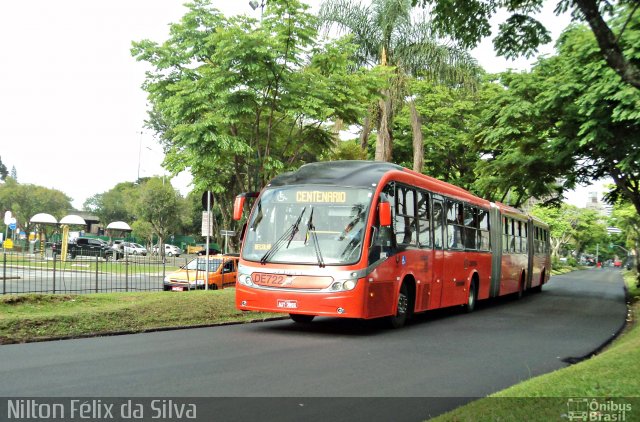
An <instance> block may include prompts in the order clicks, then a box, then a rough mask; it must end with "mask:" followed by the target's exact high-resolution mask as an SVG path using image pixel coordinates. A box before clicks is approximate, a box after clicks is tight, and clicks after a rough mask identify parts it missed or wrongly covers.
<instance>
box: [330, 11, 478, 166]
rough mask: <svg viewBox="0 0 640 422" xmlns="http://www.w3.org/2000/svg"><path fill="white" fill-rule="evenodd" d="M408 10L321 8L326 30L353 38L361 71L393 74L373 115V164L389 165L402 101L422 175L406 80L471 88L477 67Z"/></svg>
mask: <svg viewBox="0 0 640 422" xmlns="http://www.w3.org/2000/svg"><path fill="white" fill-rule="evenodd" d="M411 9H412V4H411V1H410V0H372V2H371V5H370V6H364V5H362V4H360V3H359V2H356V1H353V0H327V1H325V2H323V3H322V5H321V7H320V19H321V20H322V21H323V22H324V23H325V25H326V26H327V27H329V28H331V27H332V26H334V25H335V26H337V27H338V29H340V30H341V31H344V32H347V33H348V34H350V35H351V36H352V37H353V40H354V42H355V43H357V44H358V46H359V48H358V49H357V50H356V52H355V58H356V62H357V63H358V64H359V65H360V66H375V65H380V66H383V67H389V68H392V69H393V73H391V74H390V79H389V85H388V86H387V87H386V88H385V89H383V90H382V92H381V95H382V98H380V99H379V101H378V104H377V108H376V112H375V114H376V115H378V116H379V118H378V121H377V138H376V151H375V159H376V160H378V161H390V160H391V155H392V143H393V134H392V130H393V120H394V116H395V115H396V113H397V112H398V110H399V109H400V107H401V104H402V103H403V102H405V101H406V102H407V104H408V105H409V108H410V110H411V124H412V132H413V137H412V139H413V150H414V159H413V163H414V165H413V167H414V170H416V171H422V167H423V162H422V160H423V157H424V150H423V139H422V131H421V127H422V125H421V121H420V119H421V116H420V114H419V113H418V112H417V110H416V108H415V104H414V102H413V100H412V98H411V93H410V92H409V91H408V90H407V86H406V81H407V78H408V77H409V76H414V77H426V78H429V79H430V80H432V81H440V82H447V83H456V84H460V83H463V82H468V83H469V82H472V81H473V78H474V75H475V71H476V68H475V61H474V60H473V59H471V57H470V56H469V55H468V54H467V53H466V52H465V51H463V50H461V49H458V48H457V47H455V46H452V45H445V44H443V43H441V42H440V40H438V39H437V38H436V37H435V34H434V31H433V30H432V28H431V26H430V23H429V22H428V20H427V19H426V17H425V16H424V15H423V16H421V17H416V18H413V19H412V16H411V11H412V10H411ZM368 125H369V123H368V120H367V122H366V123H365V124H363V127H364V130H368ZM364 138H365V139H366V135H365V136H364Z"/></svg>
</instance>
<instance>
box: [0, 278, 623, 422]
mask: <svg viewBox="0 0 640 422" xmlns="http://www.w3.org/2000/svg"><path fill="white" fill-rule="evenodd" d="M626 312H627V311H626V305H625V297H624V290H623V283H622V277H621V275H620V272H619V271H618V270H614V269H593V270H588V271H580V272H574V273H571V274H568V275H564V276H556V277H553V278H552V280H551V282H550V283H549V284H548V285H547V286H545V287H544V289H543V292H542V293H537V294H529V295H527V296H525V297H524V298H523V299H521V300H516V299H511V298H503V299H500V300H495V301H490V302H481V303H480V304H479V307H478V309H477V311H476V312H474V313H472V314H463V313H462V312H461V311H460V310H459V309H450V310H442V311H436V312H430V313H427V314H424V315H421V316H419V317H417V318H415V319H414V320H413V321H412V322H411V323H410V324H409V325H408V326H407V327H405V328H403V329H401V330H390V329H387V328H386V327H385V325H384V324H382V323H380V322H379V321H351V320H341V319H329V318H320V319H317V320H316V321H314V322H313V323H312V324H310V325H297V324H295V323H293V322H292V321H290V320H285V321H275V322H268V323H258V324H248V325H233V326H224V327H215V328H202V329H191V330H178V331H167V332H156V333H146V334H138V335H126V336H115V337H103V338H93V339H79V340H66V341H56V342H45V343H32V344H23V345H5V346H0V397H15V396H56V397H124V398H128V397H160V398H168V397H180V398H188V397H212V398H218V399H214V400H213V401H212V400H210V399H209V400H207V402H208V403H209V405H208V408H207V409H206V411H209V412H213V413H211V415H215V416H216V420H276V419H277V420H300V419H303V420H314V419H315V420H394V421H397V420H408V421H409V420H423V419H425V418H426V417H428V416H429V415H435V414H438V413H441V412H442V411H444V410H448V409H451V408H453V407H456V406H457V405H459V404H461V403H464V402H466V401H469V400H470V399H471V398H474V397H482V396H486V395H487V394H491V393H493V392H495V391H498V390H501V389H503V388H505V387H508V386H510V385H513V384H515V383H518V382H520V381H522V380H526V379H528V378H530V377H533V376H536V375H539V374H542V373H546V372H550V371H553V370H555V369H558V368H562V367H564V366H567V362H568V361H572V360H574V359H576V358H580V357H583V356H585V355H588V354H590V353H591V352H592V351H593V350H594V349H597V348H598V347H599V346H601V345H602V344H603V343H605V342H607V341H609V340H610V339H611V338H612V336H613V335H614V334H615V333H616V332H617V331H618V330H619V329H620V328H621V327H622V325H623V324H624V322H625V318H626ZM220 397H228V398H232V399H224V400H223V399H219V398H220ZM247 397H252V398H254V397H255V398H258V397H267V398H269V399H249V400H248V399H246V398H247ZM240 398H242V399H240ZM405 398H409V399H408V400H404V399H405ZM193 400H196V399H193ZM212 403H213V404H212ZM201 414H203V413H202V412H201ZM211 415H210V416H211ZM199 416H200V415H199ZM245 417H246V418H245ZM203 420H207V419H203Z"/></svg>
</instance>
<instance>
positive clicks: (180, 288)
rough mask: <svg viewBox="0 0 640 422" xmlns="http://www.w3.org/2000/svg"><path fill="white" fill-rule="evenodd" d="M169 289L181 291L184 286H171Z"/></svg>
mask: <svg viewBox="0 0 640 422" xmlns="http://www.w3.org/2000/svg"><path fill="white" fill-rule="evenodd" d="M171 290H173V291H174V292H183V291H184V287H177V286H173V287H172V288H171Z"/></svg>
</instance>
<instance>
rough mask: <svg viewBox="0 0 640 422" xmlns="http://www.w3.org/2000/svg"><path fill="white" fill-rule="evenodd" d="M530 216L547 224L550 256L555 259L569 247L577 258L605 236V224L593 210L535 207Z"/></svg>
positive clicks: (565, 205) (566, 206)
mask: <svg viewBox="0 0 640 422" xmlns="http://www.w3.org/2000/svg"><path fill="white" fill-rule="evenodd" d="M531 214H532V215H534V216H536V217H538V218H540V219H541V220H543V221H545V222H546V223H547V224H549V234H550V241H551V255H552V256H553V257H555V258H558V257H559V256H560V251H561V250H562V249H563V248H569V247H571V248H572V250H573V251H575V253H576V255H578V256H579V255H580V254H581V253H582V252H584V250H585V249H586V248H587V247H588V246H590V245H592V244H593V245H594V246H595V244H596V243H597V242H598V241H601V240H602V239H604V238H606V236H607V230H606V226H605V224H604V223H603V222H602V221H600V216H599V215H598V214H597V213H596V212H595V211H593V210H588V209H585V208H578V207H575V206H573V205H569V204H566V203H563V204H562V205H561V206H560V207H544V206H540V205H537V206H535V207H534V208H533V209H532V210H531ZM603 246H604V244H603Z"/></svg>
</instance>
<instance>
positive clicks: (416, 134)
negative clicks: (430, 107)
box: [409, 100, 424, 173]
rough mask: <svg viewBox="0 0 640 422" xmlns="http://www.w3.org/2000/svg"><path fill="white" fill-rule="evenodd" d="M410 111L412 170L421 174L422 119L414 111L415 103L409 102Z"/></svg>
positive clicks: (422, 158) (422, 159) (422, 162)
mask: <svg viewBox="0 0 640 422" xmlns="http://www.w3.org/2000/svg"><path fill="white" fill-rule="evenodd" d="M409 109H410V110H411V129H412V131H413V170H414V171H417V172H418V173H422V170H423V168H424V138H423V136H422V119H421V118H420V114H419V113H418V110H417V109H416V103H415V102H414V101H413V100H409Z"/></svg>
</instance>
